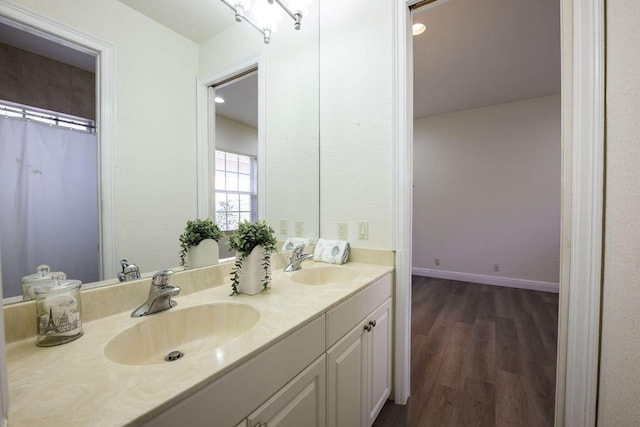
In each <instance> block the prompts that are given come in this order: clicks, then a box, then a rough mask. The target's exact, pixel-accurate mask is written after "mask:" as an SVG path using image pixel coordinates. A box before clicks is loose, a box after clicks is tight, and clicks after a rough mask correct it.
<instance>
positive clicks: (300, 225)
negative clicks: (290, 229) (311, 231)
mask: <svg viewBox="0 0 640 427" xmlns="http://www.w3.org/2000/svg"><path fill="white" fill-rule="evenodd" d="M303 234H304V222H302V221H296V237H302V235H303Z"/></svg>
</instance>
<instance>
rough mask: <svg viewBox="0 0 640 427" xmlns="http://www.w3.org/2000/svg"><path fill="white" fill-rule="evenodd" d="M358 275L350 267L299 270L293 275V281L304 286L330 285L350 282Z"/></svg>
mask: <svg viewBox="0 0 640 427" xmlns="http://www.w3.org/2000/svg"><path fill="white" fill-rule="evenodd" d="M358 274H359V273H358V271H357V270H354V269H352V268H348V267H317V268H309V269H307V270H298V271H296V272H294V273H292V274H291V280H293V281H294V282H296V283H300V284H302V285H328V284H331V283H339V282H348V281H350V280H353V279H355V278H356V277H357V276H358Z"/></svg>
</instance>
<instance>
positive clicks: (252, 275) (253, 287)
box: [236, 246, 271, 295]
mask: <svg viewBox="0 0 640 427" xmlns="http://www.w3.org/2000/svg"><path fill="white" fill-rule="evenodd" d="M238 256H239V255H236V258H237V257H238ZM263 256H264V248H263V247H262V246H256V247H255V248H253V250H252V251H251V253H250V254H249V255H248V256H247V257H246V258H245V259H244V262H243V263H242V268H241V269H240V271H239V272H238V286H237V288H238V292H239V293H241V294H247V295H255V294H257V293H260V292H262V289H263V287H262V283H263V280H264V269H263V267H262V258H263ZM269 256H271V255H269ZM269 280H271V266H269Z"/></svg>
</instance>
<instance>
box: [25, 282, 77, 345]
mask: <svg viewBox="0 0 640 427" xmlns="http://www.w3.org/2000/svg"><path fill="white" fill-rule="evenodd" d="M80 285H81V282H80V281H79V280H66V281H64V280H63V279H62V277H61V276H57V277H56V278H55V280H52V281H51V283H49V285H48V286H41V287H37V288H36V289H35V293H36V315H37V321H38V327H37V329H38V336H37V337H36V345H37V346H39V347H51V346H54V345H59V344H64V343H67V342H70V341H73V340H75V339H77V338H79V337H81V336H82V303H81V301H80Z"/></svg>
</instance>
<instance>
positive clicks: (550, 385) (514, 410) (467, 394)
mask: <svg viewBox="0 0 640 427" xmlns="http://www.w3.org/2000/svg"><path fill="white" fill-rule="evenodd" d="M412 298H413V299H412V313H411V319H412V320H411V322H412V324H411V330H412V334H411V337H412V343H411V397H410V398H409V401H408V404H407V405H395V404H394V403H393V402H391V401H389V402H387V404H386V405H385V406H384V408H383V409H382V411H381V413H380V415H379V416H378V419H377V420H376V422H375V423H374V426H376V427H422V426H438V427H440V426H483V427H484V426H487V427H490V426H536V427H538V426H552V425H553V421H554V419H553V417H554V403H555V380H556V378H555V369H556V348H557V335H558V330H557V328H558V326H557V322H558V295H557V294H553V293H549V292H537V291H530V290H523V289H514V288H504V287H498V286H490V285H478V284H473V283H465V282H458V281H450V280H444V279H431V278H426V277H414V278H413V291H412Z"/></svg>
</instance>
